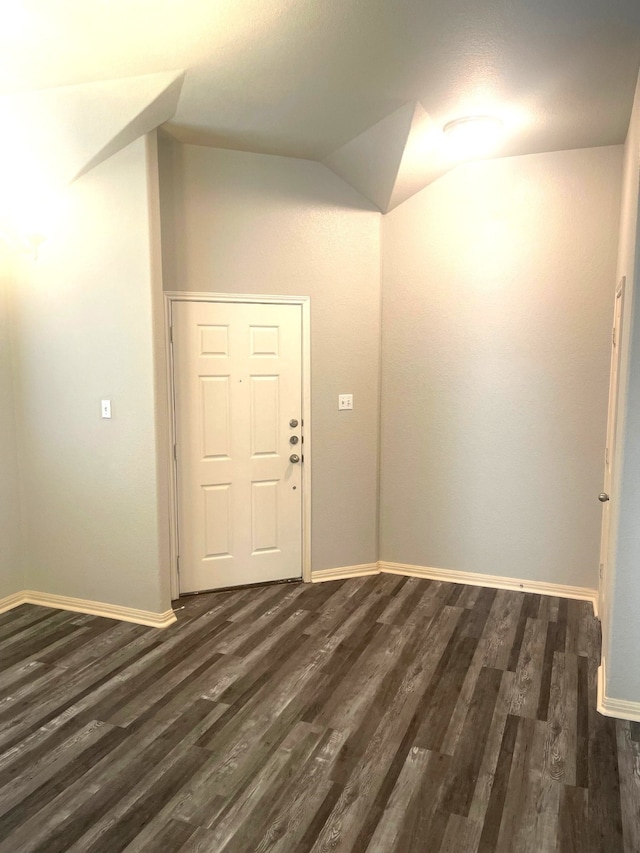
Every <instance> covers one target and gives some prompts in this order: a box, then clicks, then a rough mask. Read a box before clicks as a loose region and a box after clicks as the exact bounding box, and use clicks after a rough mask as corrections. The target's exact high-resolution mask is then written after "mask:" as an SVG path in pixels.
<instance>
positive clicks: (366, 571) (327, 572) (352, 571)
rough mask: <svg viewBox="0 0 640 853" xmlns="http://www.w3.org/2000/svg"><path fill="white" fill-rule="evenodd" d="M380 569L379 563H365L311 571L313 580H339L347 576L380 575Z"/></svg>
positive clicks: (316, 581) (318, 581)
mask: <svg viewBox="0 0 640 853" xmlns="http://www.w3.org/2000/svg"><path fill="white" fill-rule="evenodd" d="M378 574H380V569H379V568H378V564H377V563H363V564H362V565H361V566H342V567H341V568H338V569H319V570H318V571H317V572H311V582H312V583H321V582H322V581H339V580H345V579H347V578H361V577H364V576H365V575H378Z"/></svg>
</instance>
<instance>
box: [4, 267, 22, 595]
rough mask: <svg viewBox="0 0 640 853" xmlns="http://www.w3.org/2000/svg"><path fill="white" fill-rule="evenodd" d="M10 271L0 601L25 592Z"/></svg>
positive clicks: (6, 317) (6, 272)
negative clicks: (11, 333)
mask: <svg viewBox="0 0 640 853" xmlns="http://www.w3.org/2000/svg"><path fill="white" fill-rule="evenodd" d="M9 275H10V273H9V269H8V268H5V267H4V266H3V263H2V258H0V448H2V452H1V453H0V599H2V598H4V597H5V596H7V595H11V594H12V593H14V592H19V591H20V590H22V589H24V586H25V584H24V575H23V571H22V561H21V559H22V555H21V535H20V489H19V481H18V447H17V442H16V423H15V414H16V413H15V401H14V393H13V377H12V372H13V371H12V365H11V361H12V359H11V346H10V336H9V329H10V315H9V299H8V296H9V294H8V286H9Z"/></svg>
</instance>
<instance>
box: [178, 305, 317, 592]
mask: <svg viewBox="0 0 640 853" xmlns="http://www.w3.org/2000/svg"><path fill="white" fill-rule="evenodd" d="M174 302H232V303H239V304H246V303H255V304H259V305H260V304H262V305H265V304H267V305H300V306H301V309H302V422H303V424H304V463H303V465H302V580H303V581H307V582H310V581H311V446H312V445H311V322H310V320H311V303H310V299H309V297H308V296H265V295H263V294H257V293H253V294H247V293H242V294H238V293H194V292H185V293H182V292H180V291H168V292H165V294H164V313H165V352H166V359H167V365H166V367H167V377H168V382H167V395H168V406H169V443H170V445H169V458H170V468H171V470H170V472H169V513H170V522H169V548H170V559H171V598H172V599H173V600H175V599H177V598H178V597H179V595H180V579H179V574H178V489H177V463H176V456H175V446H176V421H175V389H174V375H173V345H172V340H171V334H172V332H171V322H172V319H171V318H172V308H173V303H174Z"/></svg>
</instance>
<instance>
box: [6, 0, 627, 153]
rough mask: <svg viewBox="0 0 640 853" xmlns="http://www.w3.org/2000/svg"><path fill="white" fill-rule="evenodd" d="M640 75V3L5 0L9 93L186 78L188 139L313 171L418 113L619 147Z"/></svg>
mask: <svg viewBox="0 0 640 853" xmlns="http://www.w3.org/2000/svg"><path fill="white" fill-rule="evenodd" d="M639 64H640V2H638V0H633V2H631V0H0V94H1V93H12V92H22V91H27V90H30V89H38V88H42V87H51V86H64V85H69V84H75V83H85V82H91V81H97V80H107V79H113V78H120V77H128V76H132V75H139V74H148V73H150V72H158V71H168V70H173V69H182V68H184V69H186V70H187V75H186V79H185V82H184V86H183V90H182V96H181V99H180V103H179V105H178V110H177V112H176V114H175V117H174V119H173V120H172V122H171V123H170V125H169V128H168V129H169V131H170V132H171V133H172V134H173V135H174V136H176V137H177V138H179V139H182V140H184V141H192V142H199V143H203V144H212V145H219V146H222V147H229V148H238V149H245V150H252V151H262V152H266V153H277V154H285V155H289V156H296V157H309V158H313V159H323V158H324V157H326V156H327V155H328V154H329V153H331V152H332V151H334V150H335V149H337V148H339V147H340V146H342V145H344V144H345V143H346V142H348V141H349V140H351V139H353V138H354V137H356V136H358V135H359V134H361V133H362V132H363V131H365V130H366V129H367V128H369V127H371V126H372V125H374V124H376V123H377V122H378V121H380V120H381V119H382V118H384V117H385V116H388V115H390V114H391V113H393V112H394V111H396V110H397V109H399V108H400V107H401V106H403V105H404V104H406V103H407V102H419V103H420V104H421V105H422V107H423V108H424V110H426V112H427V113H428V114H429V116H430V117H431V119H433V121H435V122H436V123H439V124H442V123H444V122H445V121H446V120H448V119H451V118H453V117H456V116H459V115H462V114H467V113H477V112H487V111H490V112H497V113H499V114H501V115H502V116H503V117H504V119H505V121H506V125H507V135H506V139H505V143H504V145H503V147H502V149H501V150H500V151H499V152H497V153H500V154H517V153H530V152H536V151H549V150H556V149H564V148H578V147H586V146H596V145H607V144H614V143H620V142H622V141H623V140H624V137H625V134H626V129H627V124H628V119H629V112H630V108H631V100H632V96H633V90H634V84H635V80H636V77H637V73H638V66H639Z"/></svg>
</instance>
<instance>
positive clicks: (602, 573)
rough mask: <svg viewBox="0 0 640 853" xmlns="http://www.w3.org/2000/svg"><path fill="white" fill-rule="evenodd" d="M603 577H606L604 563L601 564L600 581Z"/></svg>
mask: <svg viewBox="0 0 640 853" xmlns="http://www.w3.org/2000/svg"><path fill="white" fill-rule="evenodd" d="M603 577H604V566H603V564H602V563H600V580H602V578H603Z"/></svg>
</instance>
